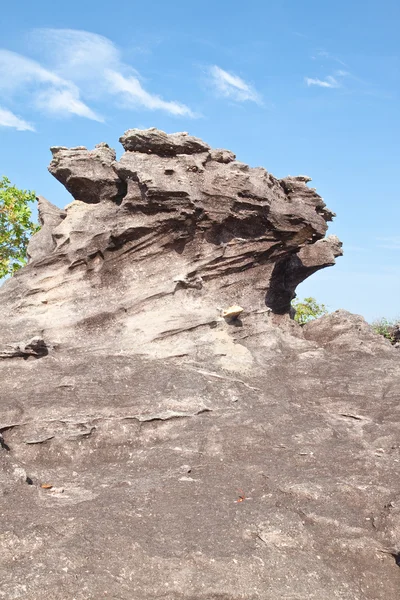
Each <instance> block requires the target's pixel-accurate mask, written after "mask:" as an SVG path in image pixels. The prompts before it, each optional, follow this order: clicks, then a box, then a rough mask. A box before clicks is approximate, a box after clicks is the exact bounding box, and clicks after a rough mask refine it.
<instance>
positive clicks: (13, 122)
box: [0, 107, 35, 131]
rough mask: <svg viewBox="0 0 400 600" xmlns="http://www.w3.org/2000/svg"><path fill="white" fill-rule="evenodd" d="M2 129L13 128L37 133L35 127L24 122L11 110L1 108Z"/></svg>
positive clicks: (0, 123)
mask: <svg viewBox="0 0 400 600" xmlns="http://www.w3.org/2000/svg"><path fill="white" fill-rule="evenodd" d="M0 127H12V128H14V129H17V130H18V131H35V128H34V127H33V125H31V124H30V123H28V122H27V121H24V119H21V118H20V117H17V115H14V113H12V112H11V111H10V110H7V109H6V108H1V107H0Z"/></svg>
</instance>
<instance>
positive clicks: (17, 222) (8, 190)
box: [0, 177, 39, 279]
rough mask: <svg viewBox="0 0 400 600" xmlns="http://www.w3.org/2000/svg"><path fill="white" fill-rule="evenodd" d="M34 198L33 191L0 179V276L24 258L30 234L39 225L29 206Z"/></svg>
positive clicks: (5, 274)
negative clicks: (34, 220) (19, 187)
mask: <svg viewBox="0 0 400 600" xmlns="http://www.w3.org/2000/svg"><path fill="white" fill-rule="evenodd" d="M35 198H36V196H35V193H34V192H30V191H27V190H19V189H18V188H17V187H15V186H14V185H11V182H10V180H9V179H7V177H3V178H2V179H0V279H2V278H3V277H7V276H8V275H13V274H14V273H15V271H17V270H18V269H19V268H21V267H22V266H23V265H24V264H25V262H26V248H27V246H28V242H29V238H30V237H31V235H32V234H34V233H36V231H38V229H39V226H38V225H36V224H35V223H33V222H32V220H31V209H30V206H29V204H30V203H31V202H34V201H35Z"/></svg>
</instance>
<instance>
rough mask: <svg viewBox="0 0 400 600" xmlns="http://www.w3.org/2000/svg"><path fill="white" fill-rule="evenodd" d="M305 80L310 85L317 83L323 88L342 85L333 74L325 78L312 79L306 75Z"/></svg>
mask: <svg viewBox="0 0 400 600" xmlns="http://www.w3.org/2000/svg"><path fill="white" fill-rule="evenodd" d="M305 82H306V84H307V85H308V86H310V85H317V86H318V87H323V88H338V87H340V86H341V84H340V83H339V81H338V80H337V79H335V78H334V77H332V75H328V77H326V78H325V79H311V77H305Z"/></svg>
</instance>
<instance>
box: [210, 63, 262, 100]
mask: <svg viewBox="0 0 400 600" xmlns="http://www.w3.org/2000/svg"><path fill="white" fill-rule="evenodd" d="M209 74H210V80H211V84H212V85H213V86H214V89H215V90H216V91H217V93H218V94H219V95H220V96H223V97H226V98H232V99H233V100H236V101H237V102H245V101H247V100H249V101H251V102H256V103H257V104H262V99H261V96H260V95H259V93H258V92H257V91H256V90H255V89H254V87H253V86H251V85H250V84H249V83H246V82H245V81H244V80H243V79H242V78H241V77H239V76H238V75H235V74H234V73H229V72H228V71H224V69H221V68H220V67H217V66H216V65H214V66H212V67H210V68H209Z"/></svg>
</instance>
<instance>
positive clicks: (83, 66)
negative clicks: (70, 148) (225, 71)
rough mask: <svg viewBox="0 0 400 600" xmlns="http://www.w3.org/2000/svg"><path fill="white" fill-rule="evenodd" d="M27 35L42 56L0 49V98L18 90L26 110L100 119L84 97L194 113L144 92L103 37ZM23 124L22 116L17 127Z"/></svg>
mask: <svg viewBox="0 0 400 600" xmlns="http://www.w3.org/2000/svg"><path fill="white" fill-rule="evenodd" d="M30 38H31V39H30V41H31V47H32V49H33V51H34V52H36V53H39V55H40V56H42V60H41V61H40V62H39V61H36V60H32V59H31V58H29V57H26V56H22V55H20V54H16V53H15V52H10V51H8V50H1V49H0V97H1V96H3V97H6V98H7V100H8V101H9V102H12V100H13V97H14V96H15V95H16V94H17V93H18V97H19V101H20V100H21V96H22V98H23V99H24V100H25V103H26V106H27V108H31V109H32V108H34V109H39V110H40V111H42V112H45V113H47V114H50V115H52V116H65V115H77V116H80V117H84V118H87V119H91V120H94V121H100V122H103V121H104V119H103V117H102V116H100V115H99V114H98V113H97V112H95V111H94V110H93V109H92V108H91V107H90V106H89V105H88V104H87V103H86V101H87V100H89V101H90V103H92V102H94V101H96V102H98V101H107V102H108V104H109V103H110V97H112V98H113V102H114V103H115V104H117V105H118V104H119V105H120V104H121V99H122V100H123V104H124V106H125V107H129V108H133V109H138V108H145V109H148V110H162V111H164V112H167V113H169V114H171V115H176V116H186V117H194V116H195V115H194V114H193V113H192V111H191V110H190V108H189V107H188V106H186V105H185V104H182V103H180V102H176V101H174V100H173V101H169V100H164V99H163V98H162V97H161V96H159V95H157V94H154V93H151V92H149V91H147V90H146V89H145V88H144V87H143V84H142V82H141V79H140V77H139V74H138V73H137V71H135V69H133V68H132V67H131V66H129V65H127V64H125V63H124V62H123V61H122V59H121V56H120V52H119V50H118V49H117V48H116V46H115V45H114V44H113V43H112V42H111V41H110V40H109V39H107V38H105V37H103V36H101V35H98V34H96V33H91V32H88V31H78V30H73V29H38V30H35V31H34V32H32V33H31V36H30ZM83 98H84V99H85V101H84V100H83ZM11 114H12V113H11ZM15 118H16V119H17V117H15ZM4 120H6V119H5V118H4ZM24 123H25V122H24V121H22V120H21V121H20V126H22V125H23V124H24ZM25 125H28V126H29V124H27V123H25ZM30 127H31V126H30Z"/></svg>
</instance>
